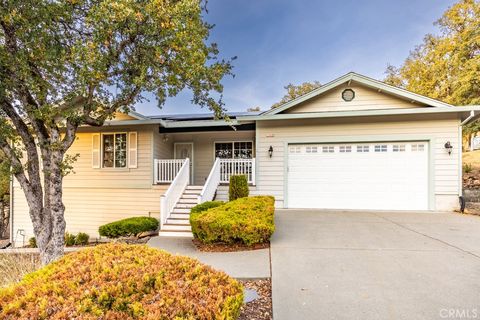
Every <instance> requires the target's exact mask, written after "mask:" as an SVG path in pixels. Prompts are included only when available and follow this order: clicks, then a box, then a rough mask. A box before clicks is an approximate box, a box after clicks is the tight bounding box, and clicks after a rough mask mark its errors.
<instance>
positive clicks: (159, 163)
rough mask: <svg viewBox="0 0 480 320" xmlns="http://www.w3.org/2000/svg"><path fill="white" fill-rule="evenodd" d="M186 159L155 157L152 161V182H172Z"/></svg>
mask: <svg viewBox="0 0 480 320" xmlns="http://www.w3.org/2000/svg"><path fill="white" fill-rule="evenodd" d="M185 161H186V159H155V162H154V167H153V171H154V175H153V176H154V178H153V180H154V181H153V182H154V183H169V182H172V181H173V180H174V179H175V177H176V176H177V174H178V172H179V171H180V169H181V168H182V166H183V164H184V163H185Z"/></svg>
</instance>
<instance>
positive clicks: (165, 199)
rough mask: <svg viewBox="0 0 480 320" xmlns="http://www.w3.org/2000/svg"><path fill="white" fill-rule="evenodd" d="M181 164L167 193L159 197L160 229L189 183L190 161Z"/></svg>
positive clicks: (186, 160)
mask: <svg viewBox="0 0 480 320" xmlns="http://www.w3.org/2000/svg"><path fill="white" fill-rule="evenodd" d="M182 161H183V164H182V166H181V167H180V170H179V171H178V174H177V176H176V177H175V179H173V181H172V183H171V184H170V186H169V187H168V189H167V191H166V192H165V193H164V194H163V195H162V196H161V197H160V229H161V228H162V227H163V224H164V223H165V222H166V221H167V219H168V216H169V215H170V212H172V210H173V208H174V207H175V204H176V203H177V201H178V199H180V197H181V196H182V193H183V191H184V190H185V188H186V187H187V185H188V182H189V181H190V159H188V158H187V159H185V160H182Z"/></svg>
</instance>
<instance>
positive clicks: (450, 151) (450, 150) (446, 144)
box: [445, 141, 453, 155]
mask: <svg viewBox="0 0 480 320" xmlns="http://www.w3.org/2000/svg"><path fill="white" fill-rule="evenodd" d="M445 150H447V152H448V154H449V155H451V154H452V150H453V146H452V144H451V143H450V141H447V142H446V143H445Z"/></svg>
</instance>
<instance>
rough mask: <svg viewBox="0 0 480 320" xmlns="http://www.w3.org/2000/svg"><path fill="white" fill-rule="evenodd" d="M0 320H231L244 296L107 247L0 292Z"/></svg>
mask: <svg viewBox="0 0 480 320" xmlns="http://www.w3.org/2000/svg"><path fill="white" fill-rule="evenodd" d="M0 301H1V302H2V303H1V304H0V318H1V319H47V318H48V319H236V318H237V317H238V315H239V312H240V307H241V306H242V304H243V288H242V286H241V285H240V284H239V283H238V282H237V281H236V280H234V279H232V278H230V277H229V276H227V275H226V274H225V273H223V272H220V271H216V270H214V269H213V268H211V267H209V266H207V265H204V264H201V263H200V262H198V261H197V260H194V259H191V258H188V257H182V256H177V255H171V254H169V253H167V252H166V251H162V250H157V249H153V248H150V247H147V246H144V245H142V246H139V245H127V244H121V243H110V244H105V245H99V246H96V247H92V248H87V249H84V250H81V251H78V252H74V253H70V254H68V255H66V256H64V257H62V258H61V259H59V260H57V261H55V262H53V263H51V264H49V265H48V266H46V267H44V268H42V269H40V270H38V271H36V272H33V273H31V274H29V275H27V276H26V277H25V278H24V279H23V280H22V281H21V282H20V283H18V284H14V285H12V286H10V287H8V288H6V289H3V290H1V291H0Z"/></svg>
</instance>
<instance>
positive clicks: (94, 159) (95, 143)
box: [92, 133, 100, 169]
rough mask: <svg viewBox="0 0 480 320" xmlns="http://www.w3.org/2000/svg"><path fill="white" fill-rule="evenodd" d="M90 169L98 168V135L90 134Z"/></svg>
mask: <svg viewBox="0 0 480 320" xmlns="http://www.w3.org/2000/svg"><path fill="white" fill-rule="evenodd" d="M92 168H95V169H99V168H100V134H99V133H94V134H92Z"/></svg>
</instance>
